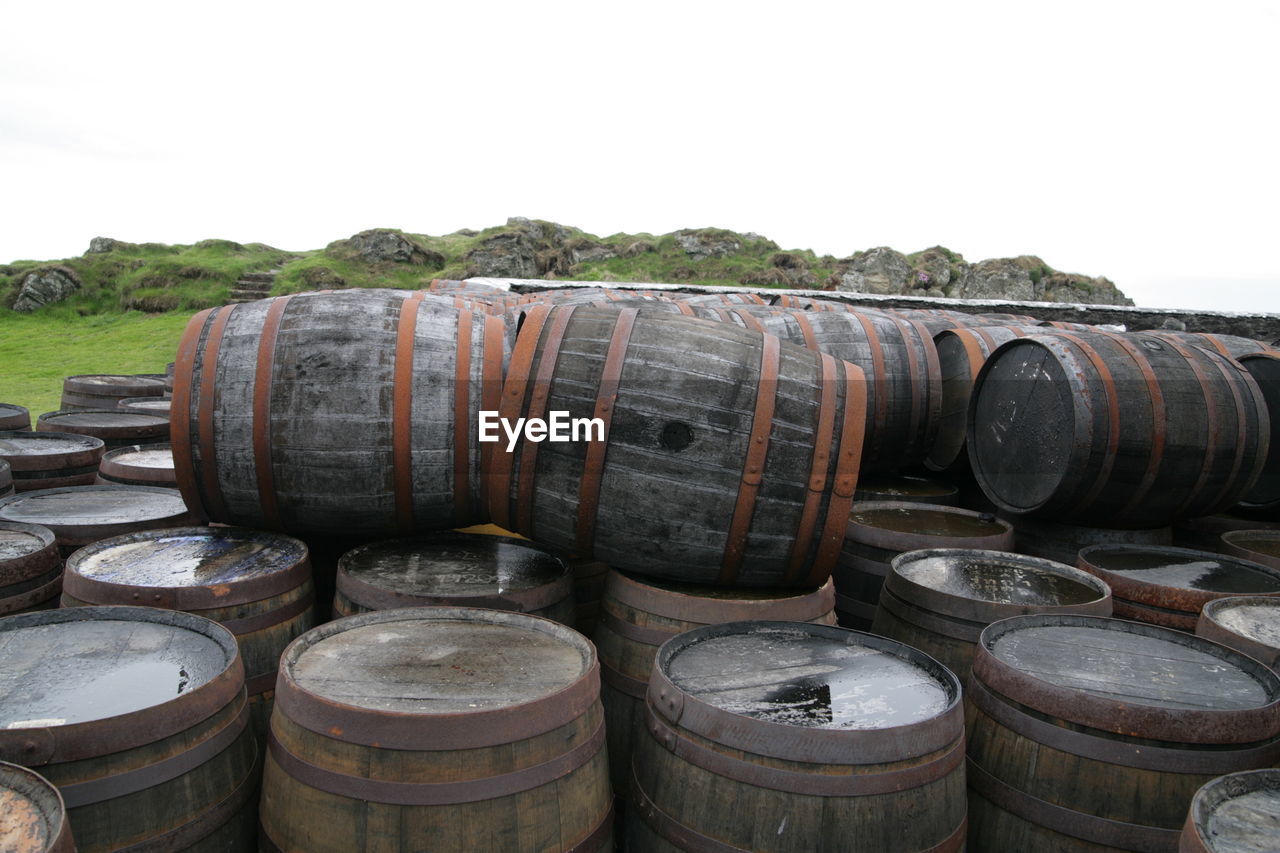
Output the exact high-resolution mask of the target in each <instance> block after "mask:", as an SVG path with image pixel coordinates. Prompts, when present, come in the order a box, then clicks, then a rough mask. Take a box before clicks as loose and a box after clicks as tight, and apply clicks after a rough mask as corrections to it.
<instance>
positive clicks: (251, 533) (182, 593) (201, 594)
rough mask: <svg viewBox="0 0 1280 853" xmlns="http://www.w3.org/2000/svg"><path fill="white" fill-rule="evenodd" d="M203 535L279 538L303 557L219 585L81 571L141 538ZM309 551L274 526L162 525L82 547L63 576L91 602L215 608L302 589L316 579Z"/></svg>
mask: <svg viewBox="0 0 1280 853" xmlns="http://www.w3.org/2000/svg"><path fill="white" fill-rule="evenodd" d="M175 536H199V537H204V538H208V539H217V538H225V539H234V540H238V541H249V540H252V539H258V540H262V539H269V540H275V542H276V543H285V544H287V545H288V546H290V547H292V548H296V549H297V553H298V554H299V557H298V559H297V560H296V561H295V562H294V563H292V564H291V565H289V566H286V567H285V568H283V569H281V570H280V571H276V572H271V573H269V574H266V575H259V576H257V577H252V578H248V579H246V580H242V581H231V582H229V583H226V582H224V583H220V584H217V585H216V586H207V585H204V586H148V585H145V584H129V583H120V582H115V581H109V580H103V579H101V578H95V577H90V576H87V575H84V574H81V573H80V565H81V563H83V562H84V561H85V560H87V559H89V558H90V557H93V556H96V555H98V554H101V553H102V552H104V551H109V550H111V549H113V548H119V547H121V546H123V545H131V544H134V543H138V542H145V541H149V540H156V539H159V538H163V537H175ZM310 555H311V552H310V549H308V548H307V544H306V543H305V542H303V541H302V540H301V539H297V538H295V537H293V536H288V535H286V534H283V533H279V532H276V531H272V530H255V529H253V528H249V527H234V526H228V527H158V528H153V529H150V530H137V531H133V532H130V533H121V534H119V535H117V536H110V537H107V538H106V539H99V540H98V541H96V542H91V543H89V544H88V545H85V546H84V547H82V548H80V549H78V550H77V551H75V553H73V554H71V556H69V557H67V563H66V570H65V573H64V575H63V591H64V592H66V593H67V594H68V595H70V596H72V597H74V598H77V599H79V600H80V601H84V602H87V603H89V604H124V603H127V601H120V600H119V599H121V598H124V599H126V600H127V599H129V598H132V599H134V600H145V601H146V602H147V603H148V606H151V607H161V608H165V609H170V610H212V609H214V608H220V607H233V606H236V605H240V604H248V603H250V602H254V601H261V600H263V599H266V598H271V597H272V596H276V595H281V594H283V593H286V592H288V591H290V590H293V589H297V588H298V587H299V586H302V585H303V584H304V583H306V582H307V581H308V580H310V578H311V559H310Z"/></svg>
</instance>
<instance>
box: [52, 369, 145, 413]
mask: <svg viewBox="0 0 1280 853" xmlns="http://www.w3.org/2000/svg"><path fill="white" fill-rule="evenodd" d="M163 394H164V381H163V380H162V379H157V378H155V377H151V376H131V375H122V374H108V373H99V374H85V375H82V376H68V377H67V378H66V379H64V380H63V381H62V403H61V406H62V408H63V409H114V408H115V407H116V405H117V403H118V402H119V401H120V400H122V399H124V398H125V397H160V396H162V395H163Z"/></svg>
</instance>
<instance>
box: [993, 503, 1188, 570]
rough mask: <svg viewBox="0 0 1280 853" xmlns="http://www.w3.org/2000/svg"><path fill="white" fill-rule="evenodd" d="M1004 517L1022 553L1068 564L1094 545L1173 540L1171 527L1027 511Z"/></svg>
mask: <svg viewBox="0 0 1280 853" xmlns="http://www.w3.org/2000/svg"><path fill="white" fill-rule="evenodd" d="M1002 517H1003V518H1004V520H1005V521H1007V522H1009V523H1010V524H1012V525H1013V538H1014V544H1015V547H1016V549H1017V551H1018V553H1019V554H1029V555H1031V556H1033V557H1043V558H1044V559H1046V560H1055V561H1057V562H1059V563H1065V564H1067V565H1068V566H1074V565H1075V564H1076V562H1077V561H1078V560H1079V558H1080V549H1082V548H1088V547H1089V546H1091V545H1136V546H1147V545H1156V546H1160V545H1169V544H1171V543H1172V542H1173V530H1172V529H1171V528H1169V527H1156V528H1152V529H1149V530H1113V529H1111V528H1107V527H1086V526H1083V525H1079V524H1059V523H1057V522H1054V521H1050V520H1048V519H1043V518H1032V517H1031V516H1026V515H1017V516H1015V515H1004V516H1002Z"/></svg>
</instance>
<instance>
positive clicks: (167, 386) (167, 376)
mask: <svg viewBox="0 0 1280 853" xmlns="http://www.w3.org/2000/svg"><path fill="white" fill-rule="evenodd" d="M176 367H177V363H176V362H172V361H171V362H169V363H168V364H166V365H165V366H164V399H166V400H168V399H170V398H172V397H173V372H174V368H176ZM124 399H137V398H133V397H131V398H124Z"/></svg>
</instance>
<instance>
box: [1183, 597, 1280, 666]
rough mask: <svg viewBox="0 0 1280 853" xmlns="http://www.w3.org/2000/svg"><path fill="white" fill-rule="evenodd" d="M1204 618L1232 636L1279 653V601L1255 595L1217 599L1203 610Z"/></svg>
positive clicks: (1278, 599)
mask: <svg viewBox="0 0 1280 853" xmlns="http://www.w3.org/2000/svg"><path fill="white" fill-rule="evenodd" d="M1203 615H1204V616H1205V617H1206V618H1208V619H1211V620H1213V621H1214V622H1216V623H1217V624H1218V625H1220V626H1222V627H1223V628H1226V629H1227V630H1228V631H1230V632H1231V633H1233V634H1237V635H1239V636H1241V637H1245V638H1246V639H1249V640H1253V641H1255V642H1257V643H1260V644H1262V645H1264V646H1267V647H1269V648H1272V649H1277V650H1280V598H1273V597H1270V596H1265V597H1264V596H1257V595H1239V596H1230V597H1227V598H1219V599H1217V600H1215V601H1211V602H1209V603H1208V604H1206V605H1205V606H1204V611H1203ZM1197 633H1200V632H1199V631H1197ZM1254 656H1255V657H1257V656H1256V655H1254Z"/></svg>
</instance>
